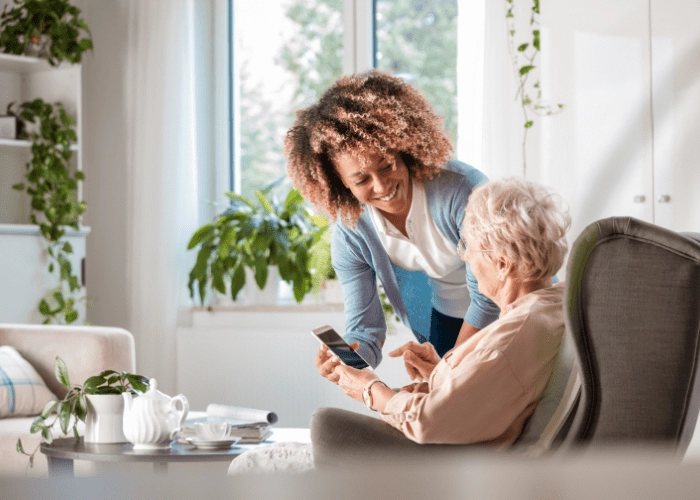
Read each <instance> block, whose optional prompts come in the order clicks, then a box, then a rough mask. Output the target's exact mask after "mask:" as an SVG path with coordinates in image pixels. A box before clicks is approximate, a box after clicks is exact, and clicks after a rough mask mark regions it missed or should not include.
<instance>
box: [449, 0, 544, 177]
mask: <svg viewBox="0 0 700 500" xmlns="http://www.w3.org/2000/svg"><path fill="white" fill-rule="evenodd" d="M514 3H515V6H516V8H519V9H520V11H521V14H522V15H521V17H522V16H523V15H525V14H526V12H523V11H526V10H527V9H529V8H531V6H532V4H531V0H514ZM459 9H460V10H459V23H460V25H459V40H458V64H457V71H458V88H459V99H458V100H459V103H460V104H459V106H460V108H459V129H460V130H459V133H460V136H459V144H458V147H457V151H458V155H459V156H458V158H459V159H461V160H463V161H466V162H467V163H470V164H471V165H473V166H475V167H476V168H478V169H479V170H481V171H483V172H484V173H485V174H486V175H488V176H489V178H491V179H498V178H502V177H506V176H512V175H517V176H521V175H522V137H523V135H522V134H523V123H524V120H523V117H522V110H521V107H520V105H519V103H518V101H517V100H516V98H515V96H516V91H517V83H516V79H515V75H514V70H513V64H512V62H511V56H510V53H509V49H508V43H509V42H508V31H507V30H508V28H507V26H506V0H463V1H460V2H459ZM530 133H531V134H532V136H531V137H530V138H529V139H528V143H529V144H535V143H536V141H537V138H536V131H533V130H532V129H531V131H530ZM529 149H530V151H528V163H530V162H536V161H537V160H536V158H534V157H533V154H534V153H533V152H532V151H531V150H534V149H535V148H534V147H532V146H530V148H529ZM528 177H530V175H528Z"/></svg>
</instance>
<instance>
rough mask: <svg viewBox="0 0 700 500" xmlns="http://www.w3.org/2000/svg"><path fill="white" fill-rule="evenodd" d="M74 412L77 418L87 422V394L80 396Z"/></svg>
mask: <svg viewBox="0 0 700 500" xmlns="http://www.w3.org/2000/svg"><path fill="white" fill-rule="evenodd" d="M73 412H74V413H75V416H76V417H78V418H79V419H80V420H82V421H83V422H85V416H86V415H87V399H86V398H85V394H81V395H80V396H78V399H77V400H76V402H75V408H74V409H73Z"/></svg>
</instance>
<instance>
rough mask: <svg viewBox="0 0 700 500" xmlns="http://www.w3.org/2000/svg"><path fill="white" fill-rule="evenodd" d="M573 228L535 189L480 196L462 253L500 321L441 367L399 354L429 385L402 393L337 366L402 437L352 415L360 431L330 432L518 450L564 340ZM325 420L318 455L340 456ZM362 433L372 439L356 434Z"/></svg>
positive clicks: (431, 353)
mask: <svg viewBox="0 0 700 500" xmlns="http://www.w3.org/2000/svg"><path fill="white" fill-rule="evenodd" d="M569 224H570V220H569V217H568V215H567V214H566V213H565V212H563V211H562V210H561V209H560V208H559V207H558V204H557V203H556V198H555V197H553V196H552V195H550V194H549V193H548V192H547V191H546V190H545V189H544V188H542V187H539V186H537V185H535V184H533V183H531V182H525V181H522V180H519V179H515V178H512V179H506V180H500V181H494V182H490V183H487V184H484V185H482V186H479V187H478V188H476V189H475V190H474V192H473V193H472V195H471V196H470V198H469V203H468V205H467V207H466V210H465V216H464V223H463V236H462V239H460V244H459V252H460V256H461V258H462V259H463V260H464V261H465V262H468V263H469V265H470V267H471V270H472V272H473V273H474V275H475V276H476V278H477V280H478V283H479V290H480V291H481V293H483V294H484V295H485V296H487V297H488V298H490V299H491V300H493V301H494V302H495V303H496V304H497V305H498V306H499V307H500V309H501V314H500V317H499V319H498V320H497V321H496V322H494V323H492V324H490V325H489V326H487V327H485V328H483V329H482V330H481V331H479V332H478V333H476V334H475V335H473V336H472V337H470V338H469V339H468V340H467V341H466V342H464V343H462V344H460V345H458V346H456V347H455V348H454V349H452V350H451V351H449V352H448V353H447V354H445V356H444V357H443V358H442V360H441V359H440V358H439V356H438V354H437V353H436V352H435V350H434V349H433V348H432V346H431V345H430V344H422V345H419V344H414V343H409V344H406V345H404V346H403V347H401V348H399V349H398V350H397V351H396V352H395V354H402V355H403V356H404V359H405V360H406V362H407V363H409V364H412V365H413V366H414V367H415V368H416V369H417V370H418V371H419V372H420V373H421V375H422V376H424V377H425V378H427V382H423V383H416V384H412V385H411V386H407V387H404V388H403V389H402V390H401V391H399V392H395V391H394V390H392V389H390V388H389V387H388V386H387V385H386V384H384V383H383V382H382V381H381V380H380V379H379V378H378V377H377V375H376V374H375V373H373V372H371V371H369V370H357V369H355V368H352V367H349V366H344V365H342V364H339V363H338V360H337V358H335V359H334V360H333V361H334V362H335V363H336V366H335V369H334V371H335V373H336V374H337V375H338V383H339V385H340V386H341V387H342V388H343V390H344V391H345V393H346V394H347V395H348V396H350V397H352V398H353V399H356V400H358V401H360V402H364V403H365V404H366V405H367V406H368V407H369V408H370V409H372V410H376V411H378V412H379V415H380V416H381V418H382V419H383V420H384V421H385V422H386V423H388V424H390V426H392V427H394V428H395V429H397V430H395V429H392V428H390V427H389V426H387V425H385V424H382V423H381V422H380V421H377V420H376V419H372V418H370V417H365V416H360V415H357V417H352V415H353V414H352V413H350V412H345V413H348V414H349V415H350V418H349V419H348V418H345V417H343V418H345V420H346V421H356V422H357V423H358V425H357V426H354V427H352V426H347V425H346V426H344V427H343V430H340V431H339V430H335V431H333V432H334V433H338V432H341V433H343V432H344V433H345V436H346V438H347V440H346V441H347V443H348V444H349V443H354V444H355V445H357V444H358V443H357V440H358V439H364V440H366V441H367V442H371V443H383V444H399V445H401V444H402V443H403V444H413V443H411V442H415V443H449V444H469V443H488V444H490V445H494V446H498V447H505V446H508V445H510V444H512V443H513V442H514V441H515V440H516V439H517V438H518V436H519V435H520V433H521V432H522V430H523V426H524V424H525V422H526V420H527V418H528V417H529V416H530V415H531V414H532V412H533V411H534V408H535V406H536V404H537V402H538V401H539V399H540V398H541V396H542V394H543V392H544V389H545V386H546V385H547V382H548V380H549V377H550V375H551V373H552V369H553V365H554V359H555V357H556V354H557V352H558V350H559V345H560V342H561V338H562V334H563V333H564V310H563V305H562V302H563V293H564V289H563V286H562V285H563V284H561V283H560V284H557V285H554V286H553V285H552V277H553V276H554V274H555V273H556V271H557V270H558V269H559V268H560V267H561V265H562V263H563V260H564V255H565V253H566V250H567V245H566V238H565V233H566V230H567V229H568V227H569ZM324 411H325V412H326V414H325V415H324V413H323V412H324ZM324 411H322V412H321V413H317V414H316V415H315V416H314V420H313V421H312V436H313V438H314V453H317V448H319V450H318V453H319V455H323V453H324V447H325V449H327V448H328V442H329V440H330V441H333V440H335V441H334V447H337V445H338V439H339V438H338V436H337V435H335V436H328V434H329V426H328V425H326V424H324V425H321V426H320V427H323V428H322V429H319V419H327V418H328V415H327V412H328V411H329V410H324ZM330 411H331V412H333V411H335V412H343V410H330ZM331 416H332V414H331ZM346 417H347V416H346ZM363 424H365V425H366V426H367V429H371V430H370V431H367V430H365V431H366V432H357V430H358V429H362V427H363ZM330 427H332V428H335V429H338V427H339V426H338V425H331V426H330ZM398 431H400V432H398ZM358 436H361V438H358ZM406 438H408V439H406ZM342 439H343V438H340V441H342ZM409 440H410V442H409ZM341 446H342V445H341Z"/></svg>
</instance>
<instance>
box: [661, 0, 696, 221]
mask: <svg viewBox="0 0 700 500" xmlns="http://www.w3.org/2000/svg"><path fill="white" fill-rule="evenodd" d="M651 37H652V38H651V55H652V60H651V61H652V65H651V67H652V77H653V78H652V95H653V111H654V198H655V199H654V209H655V222H656V224H659V225H662V226H665V227H668V228H670V229H673V230H675V231H695V232H700V1H699V0H651Z"/></svg>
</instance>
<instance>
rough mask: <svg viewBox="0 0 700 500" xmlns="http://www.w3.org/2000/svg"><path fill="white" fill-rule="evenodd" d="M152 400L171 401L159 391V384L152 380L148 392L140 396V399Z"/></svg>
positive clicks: (149, 382)
mask: <svg viewBox="0 0 700 500" xmlns="http://www.w3.org/2000/svg"><path fill="white" fill-rule="evenodd" d="M142 398H143V399H152V400H153V401H170V399H171V398H170V396H167V395H165V394H163V393H162V392H160V391H159V390H158V382H156V379H154V378H152V379H150V380H149V381H148V390H147V391H146V392H145V393H143V394H141V395H140V396H139V399H142Z"/></svg>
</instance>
